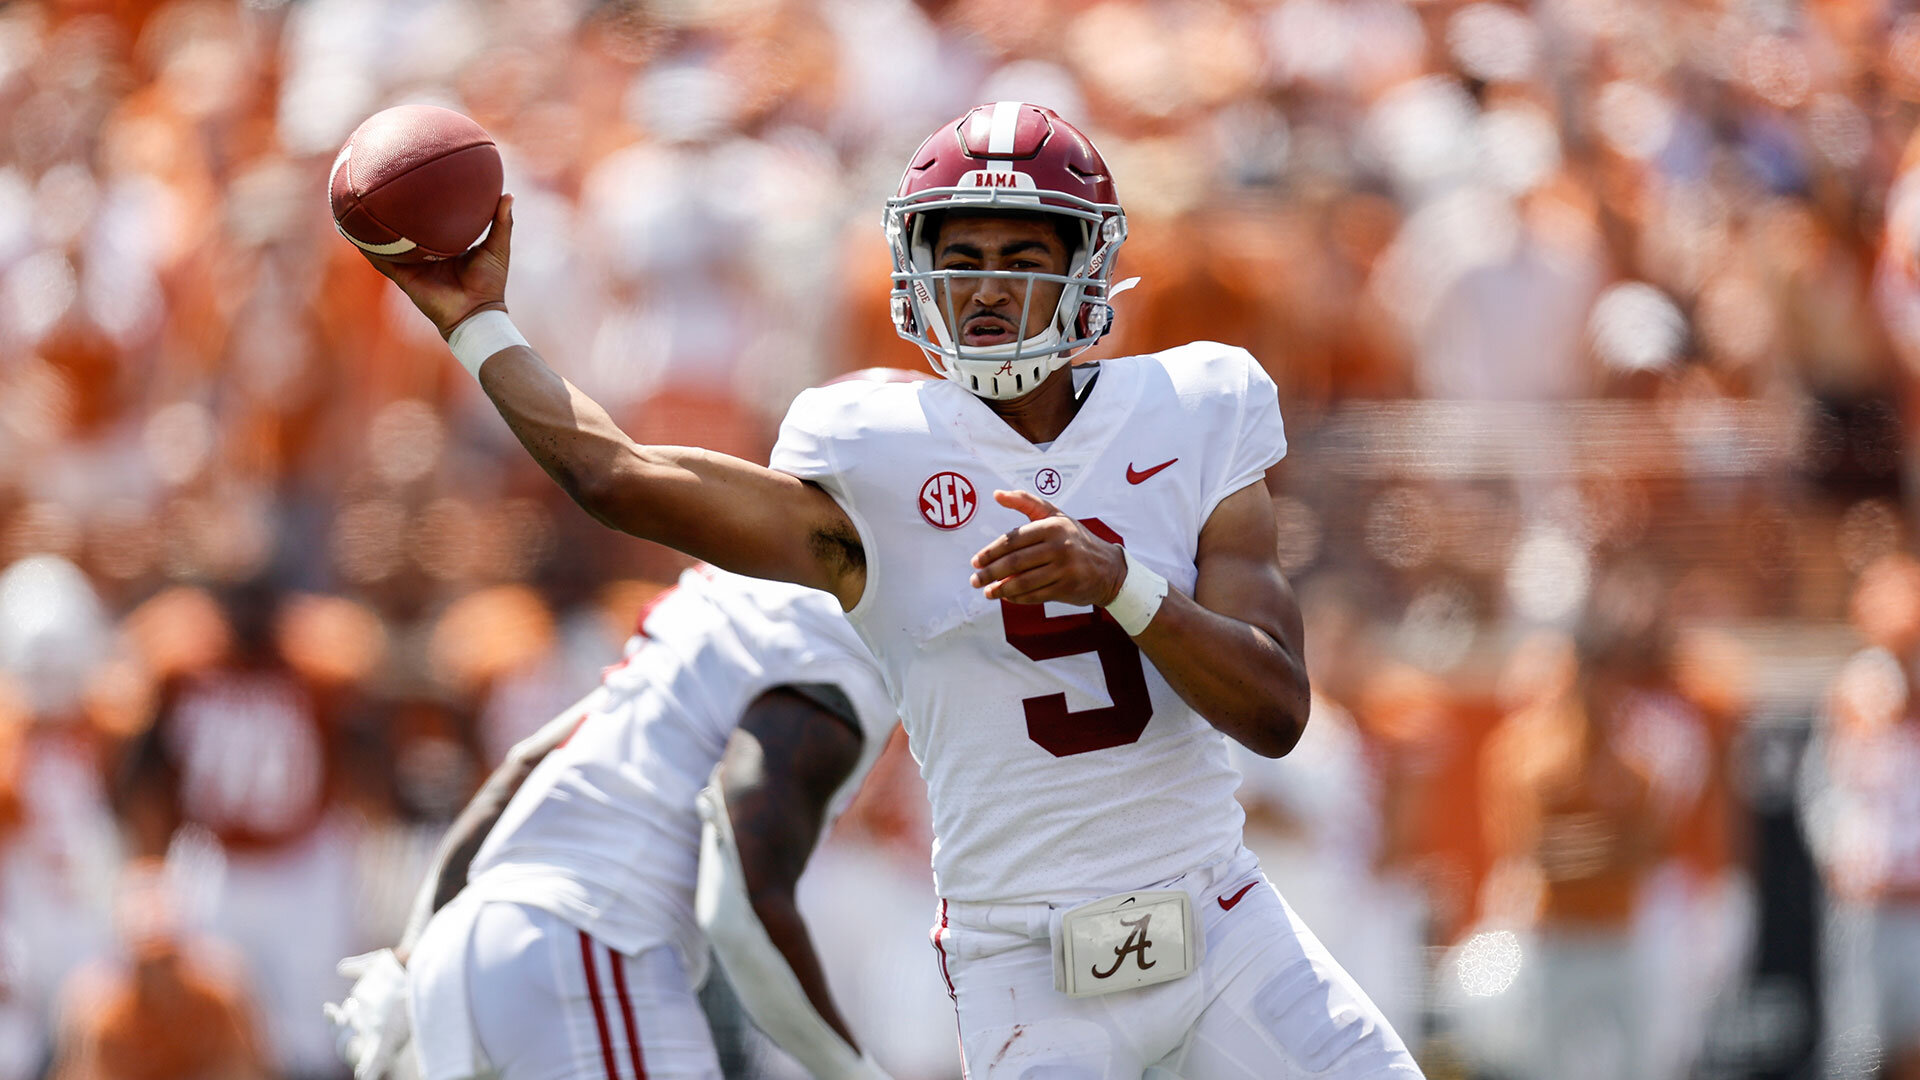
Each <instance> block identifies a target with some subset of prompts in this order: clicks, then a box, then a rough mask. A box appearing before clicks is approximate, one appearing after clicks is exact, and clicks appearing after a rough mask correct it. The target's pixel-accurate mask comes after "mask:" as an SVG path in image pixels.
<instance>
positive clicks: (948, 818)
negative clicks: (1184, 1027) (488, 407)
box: [772, 342, 1286, 903]
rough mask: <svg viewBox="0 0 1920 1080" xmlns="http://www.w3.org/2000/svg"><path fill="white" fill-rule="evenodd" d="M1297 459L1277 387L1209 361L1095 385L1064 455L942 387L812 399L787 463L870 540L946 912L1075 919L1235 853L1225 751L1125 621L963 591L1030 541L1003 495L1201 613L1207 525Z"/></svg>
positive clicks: (885, 637) (866, 609)
mask: <svg viewBox="0 0 1920 1080" xmlns="http://www.w3.org/2000/svg"><path fill="white" fill-rule="evenodd" d="M1095 370H1096V368H1095V366H1093V365H1089V366H1087V367H1082V368H1078V369H1072V374H1073V375H1075V376H1083V377H1084V376H1085V375H1087V374H1089V373H1091V372H1094V371H1095ZM1055 377H1060V378H1064V377H1069V376H1055ZM1285 454H1286V436H1285V433H1284V430H1283V427H1282V424H1281V420H1280V408H1279V403H1278V395H1277V392H1276V390H1275V388H1274V384H1273V382H1272V380H1271V379H1270V378H1268V376H1267V374H1266V372H1264V371H1263V370H1261V368H1260V366H1259V364H1257V363H1256V362H1255V361H1254V359H1253V357H1252V356H1250V355H1248V353H1247V352H1246V351H1245V350H1243V349H1238V348H1234V347H1231V346H1227V345H1220V344H1217V343H1214V342H1196V343H1193V344H1191V345H1185V346H1182V347H1180V348H1177V349H1171V350H1168V351H1166V352H1161V353H1155V354H1152V355H1148V356H1134V357H1125V358H1121V359H1115V360H1107V361H1104V362H1102V363H1101V364H1099V365H1097V376H1096V377H1095V378H1094V381H1093V382H1092V384H1091V386H1090V387H1089V388H1087V390H1086V394H1085V400H1084V401H1083V403H1082V405H1081V407H1080V411H1079V412H1078V414H1077V415H1076V416H1075V417H1074V418H1073V421H1072V423H1070V424H1069V425H1068V426H1067V428H1066V430H1065V431H1063V432H1062V433H1061V435H1060V437H1059V438H1058V439H1056V440H1054V441H1053V442H1052V443H1051V444H1050V445H1048V446H1046V447H1041V446H1039V445H1035V444H1033V443H1030V442H1028V441H1027V440H1026V439H1025V438H1023V437H1022V436H1021V435H1020V434H1019V433H1017V432H1016V431H1014V430H1013V428H1011V427H1009V426H1008V425H1007V424H1006V423H1005V422H1004V421H1002V420H1001V419H1000V418H999V416H997V415H996V414H995V413H994V412H993V411H992V410H991V409H989V408H988V407H987V405H986V404H985V403H984V402H982V401H980V400H979V399H977V398H975V397H974V396H973V395H971V394H969V393H967V392H966V390H964V389H963V388H962V387H960V386H959V385H958V384H955V383H953V382H949V381H946V380H940V381H933V382H896V383H872V382H848V383H840V384H837V385H831V386H826V387H821V388H818V389H814V390H809V391H807V392H805V393H803V394H801V395H800V397H799V398H797V399H796V400H795V401H794V403H793V407H792V408H791V409H790V410H789V411H788V413H787V418H786V421H785V423H784V424H783V425H782V427H781V431H780V440H779V444H778V445H777V446H775V448H774V451H773V459H772V466H773V468H775V469H778V470H780V471H782V472H786V473H790V474H792V475H795V476H798V477H801V478H803V479H806V480H811V481H813V482H814V483H817V484H818V485H820V486H821V487H822V488H824V489H825V490H826V491H827V492H828V493H829V494H830V495H832V496H833V498H834V500H835V501H836V502H838V503H839V504H840V506H841V508H842V509H844V510H845V511H846V513H847V516H848V517H849V518H851V519H852V520H853V523H854V526H855V527H856V528H857V529H858V530H859V532H860V539H861V542H862V545H863V546H864V548H865V551H866V558H867V576H866V587H865V591H864V592H863V593H862V595H861V598H860V602H859V604H858V605H857V606H855V607H854V609H853V610H852V611H850V612H848V617H849V619H851V621H852V622H853V625H854V627H855V629H857V630H858V631H859V633H860V636H861V638H862V639H864V640H865V641H866V643H867V646H868V647H869V648H870V649H871V650H872V651H873V653H874V655H875V656H876V657H877V658H878V659H879V661H880V668H881V671H882V672H883V674H884V676H885V678H886V681H887V687H888V690H889V691H890V692H891V693H892V695H893V699H894V702H895V704H896V705H897V706H898V707H899V709H900V712H901V716H902V719H903V721H904V723H905V726H906V730H907V735H908V739H909V746H910V747H911V749H912V751H913V756H914V759H915V760H916V761H918V762H919V763H920V771H921V774H922V775H923V776H924V777H925V779H926V782H927V789H928V796H929V799H930V800H931V802H932V810H933V826H934V833H935V840H934V854H933V867H934V875H935V879H936V884H937V887H938V889H939V891H940V895H941V896H943V897H946V898H948V899H950V900H955V901H970V902H1002V903H1011V902H1025V901H1052V900H1058V901H1066V900H1072V899H1075V898H1082V897H1087V896H1093V895H1099V894H1103V893H1111V892H1119V891H1123V890H1127V889H1134V888H1138V887H1141V886H1143V885H1145V884H1148V883H1151V882H1157V881H1164V880H1167V879H1170V878H1173V877H1176V876H1178V875H1180V874H1182V873H1184V872H1186V871H1188V870H1190V869H1193V868H1195V867H1199V866H1204V865H1207V864H1209V863H1212V862H1216V861H1219V860H1221V859H1225V858H1228V857H1230V856H1231V855H1233V854H1234V852H1236V851H1237V850H1238V849H1239V846H1240V829H1241V823H1242V816H1241V812H1240V807H1239V804H1238V803H1237V802H1236V801H1235V799H1234V791H1235V789H1236V788H1237V787H1238V786H1239V782H1240V777H1239V774H1238V773H1237V772H1236V771H1235V769H1234V768H1233V766H1232V765H1231V764H1230V763H1229V761H1228V756H1227V746H1226V736H1225V735H1223V734H1221V733H1220V732H1219V731H1217V730H1216V729H1215V728H1214V727H1213V726H1212V725H1210V724H1208V723H1207V721H1206V720H1205V719H1203V718H1201V717H1200V716H1199V714H1197V713H1195V712H1194V711H1193V709H1192V708H1190V707H1189V706H1188V705H1187V704H1186V703H1185V702H1184V701H1182V700H1181V699H1180V697H1179V696H1178V695H1177V694H1176V693H1175V692H1174V691H1173V688H1172V687H1171V686H1169V685H1168V684H1167V681H1166V680H1165V679H1164V678H1162V677H1161V676H1160V673H1159V672H1158V671H1156V670H1154V668H1153V665H1152V664H1151V663H1149V662H1148V661H1147V660H1146V658H1145V657H1144V656H1143V655H1142V654H1141V652H1140V650H1139V648H1138V647H1137V646H1136V645H1135V644H1134V643H1133V641H1132V639H1130V638H1129V637H1128V636H1127V634H1126V632H1125V631H1124V630H1122V629H1121V628H1120V626H1119V624H1118V623H1116V622H1114V621H1113V619H1112V617H1111V616H1109V615H1108V614H1107V613H1106V612H1105V611H1103V610H1101V609H1098V608H1073V607H1069V606H1066V605H1061V604H1045V605H1029V604H1014V603H1008V602H1004V601H995V600H988V599H985V598H984V597H983V596H982V595H981V591H980V590H979V589H976V588H973V587H972V586H970V585H969V584H968V578H969V577H970V576H971V574H972V572H973V568H972V565H971V559H972V558H973V555H974V553H975V552H977V551H979V550H980V549H981V548H983V547H985V546H986V545H987V544H988V543H989V542H990V541H991V540H992V539H993V538H995V537H996V536H999V535H1000V534H1002V533H1004V532H1007V531H1009V530H1011V529H1013V528H1015V527H1017V526H1019V525H1020V524H1022V523H1023V522H1025V521H1026V520H1027V519H1026V517H1025V516H1024V515H1022V514H1020V513H1018V512H1017V511H1014V510H1010V509H1007V508H1006V507H1003V506H1001V505H1000V504H998V503H997V502H995V501H994V500H993V492H994V490H995V489H1024V490H1027V491H1032V492H1034V493H1036V494H1038V495H1040V496H1042V497H1044V498H1046V499H1048V500H1049V501H1051V502H1052V503H1054V505H1056V506H1058V507H1060V509H1061V510H1062V511H1063V512H1065V513H1066V514H1068V515H1070V516H1072V517H1075V518H1077V519H1079V520H1080V521H1082V522H1083V523H1084V524H1085V525H1086V526H1087V527H1088V528H1089V529H1090V530H1091V531H1093V532H1094V533H1096V534H1097V535H1100V536H1102V537H1104V538H1106V539H1107V540H1109V541H1112V542H1115V543H1119V544H1122V545H1124V546H1125V547H1126V549H1127V550H1128V551H1129V552H1131V553H1132V554H1133V556H1134V557H1135V558H1137V559H1139V560H1141V561H1142V562H1145V563H1146V564H1147V565H1148V566H1149V567H1151V568H1152V569H1153V570H1155V571H1157V572H1158V573H1160V574H1162V575H1164V576H1165V577H1166V579H1167V581H1168V582H1169V583H1170V585H1171V586H1172V587H1173V588H1175V589H1178V590H1180V591H1182V592H1185V593H1188V594H1189V595H1190V594H1191V593H1192V591H1193V586H1194V580H1195V578H1196V577H1197V573H1198V571H1197V568H1196V566H1195V553H1196V550H1197V548H1198V545H1199V538H1200V530H1201V527H1202V526H1203V525H1205V524H1206V521H1207V518H1208V515H1210V514H1211V513H1212V512H1213V509H1214V507H1216V506H1217V505H1219V503H1220V502H1221V500H1223V499H1225V498H1226V497H1227V496H1228V495H1231V494H1233V493H1234V492H1236V491H1238V490H1240V489H1241V488H1243V487H1246V486H1247V485H1249V484H1255V483H1259V482H1260V481H1261V478H1262V476H1263V474H1264V473H1265V472H1266V470H1267V469H1268V468H1269V467H1271V466H1272V465H1273V464H1274V463H1276V462H1278V461H1279V460H1280V459H1281V458H1282V457H1283V456H1285Z"/></svg>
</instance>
